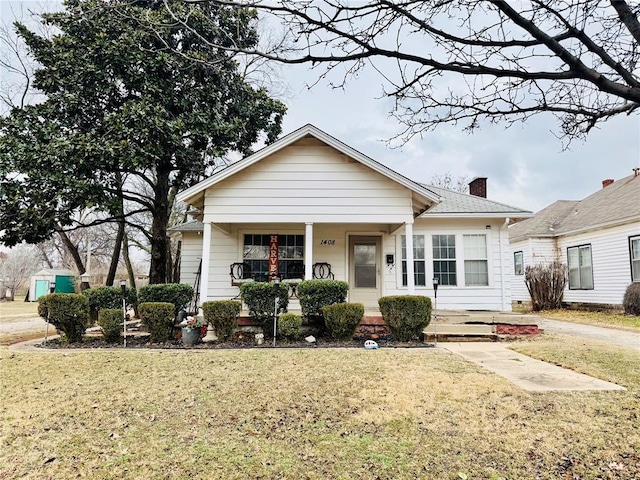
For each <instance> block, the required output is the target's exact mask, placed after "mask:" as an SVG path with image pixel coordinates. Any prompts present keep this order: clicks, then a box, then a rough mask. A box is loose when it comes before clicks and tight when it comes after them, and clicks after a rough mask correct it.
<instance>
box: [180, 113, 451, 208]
mask: <svg viewBox="0 0 640 480" xmlns="http://www.w3.org/2000/svg"><path fill="white" fill-rule="evenodd" d="M306 136H312V137H315V138H317V139H318V140H320V141H321V142H323V143H325V144H327V145H329V146H330V147H333V148H334V149H336V150H338V151H339V152H341V153H343V154H344V155H346V156H348V157H350V158H352V159H354V160H356V161H357V162H359V163H361V164H363V165H365V166H367V167H369V168H371V169H372V170H374V171H376V172H378V173H380V174H382V175H384V176H385V177H387V178H389V179H391V180H393V181H395V182H397V183H399V184H400V185H403V186H404V187H406V188H408V189H409V190H411V191H412V192H413V193H414V197H415V196H416V195H417V196H418V197H419V199H420V200H421V202H420V203H423V204H424V206H425V207H426V206H427V205H431V204H433V203H438V202H439V201H440V198H439V197H438V196H437V195H436V194H435V193H433V192H432V191H431V190H429V189H427V188H426V187H424V186H423V185H421V184H419V183H417V182H414V181H413V180H410V179H408V178H407V177H405V176H403V175H401V174H399V173H398V172H396V171H394V170H391V169H390V168H388V167H386V166H384V165H382V164H381V163H378V162H376V161H375V160H373V159H372V158H370V157H368V156H366V155H365V154H363V153H360V152H359V151H357V150H356V149H354V148H352V147H350V146H348V145H347V144H345V143H342V142H341V141H340V140H338V139H336V138H334V137H332V136H331V135H329V134H328V133H326V132H323V131H322V130H320V129H319V128H317V127H314V126H313V125H311V124H307V125H305V126H303V127H301V128H299V129H298V130H295V131H293V132H291V133H289V134H287V135H285V136H284V137H282V138H280V139H278V140H276V141H275V142H274V143H272V144H270V145H267V146H266V147H263V148H262V149H260V150H258V151H257V152H256V153H254V154H253V155H249V156H248V157H245V158H243V159H242V160H239V161H238V162H236V163H233V164H231V165H229V166H228V167H227V168H225V169H223V170H220V171H219V172H216V173H214V174H213V175H212V176H210V177H209V178H206V179H204V180H203V181H201V182H200V183H197V184H196V185H194V186H192V187H190V188H187V189H186V190H183V191H182V192H180V193H179V194H178V195H177V196H176V199H177V200H178V201H180V202H184V203H190V204H193V203H195V202H196V201H198V199H199V198H200V197H202V196H203V195H204V191H205V190H206V189H207V188H209V187H211V186H213V185H215V184H217V183H219V182H221V181H222V180H224V179H226V178H229V177H231V176H232V175H234V174H236V173H238V172H240V171H241V170H244V169H245V168H247V167H249V166H251V165H253V164H255V163H257V162H259V161H260V160H262V159H264V158H266V157H268V156H270V155H272V154H274V153H276V152H278V151H279V150H282V149H283V148H285V147H287V146H289V145H291V144H293V143H295V142H297V141H298V140H300V139H302V138H304V137H306Z"/></svg>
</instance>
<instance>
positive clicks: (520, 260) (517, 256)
mask: <svg viewBox="0 0 640 480" xmlns="http://www.w3.org/2000/svg"><path fill="white" fill-rule="evenodd" d="M513 273H514V274H516V275H524V257H523V255H522V252H514V253H513Z"/></svg>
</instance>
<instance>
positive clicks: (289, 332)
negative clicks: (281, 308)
mask: <svg viewBox="0 0 640 480" xmlns="http://www.w3.org/2000/svg"><path fill="white" fill-rule="evenodd" d="M301 326H302V317H301V316H300V315H296V314H295V313H283V314H282V315H280V318H278V336H280V337H285V338H287V339H289V340H297V339H298V338H299V337H300V327H301Z"/></svg>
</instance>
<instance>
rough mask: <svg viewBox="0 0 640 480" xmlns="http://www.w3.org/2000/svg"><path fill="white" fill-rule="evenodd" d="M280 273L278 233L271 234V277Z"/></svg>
mask: <svg viewBox="0 0 640 480" xmlns="http://www.w3.org/2000/svg"><path fill="white" fill-rule="evenodd" d="M277 275H278V235H269V278H272V277H275V276H277Z"/></svg>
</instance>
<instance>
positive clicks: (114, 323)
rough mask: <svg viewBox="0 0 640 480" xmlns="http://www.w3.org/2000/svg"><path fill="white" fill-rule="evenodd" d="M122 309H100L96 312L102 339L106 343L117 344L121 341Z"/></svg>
mask: <svg viewBox="0 0 640 480" xmlns="http://www.w3.org/2000/svg"><path fill="white" fill-rule="evenodd" d="M123 322H124V317H123V313H122V309H120V308H118V309H116V308H102V309H100V310H99V311H98V325H100V327H101V328H102V337H103V338H104V341H105V342H107V343H118V342H119V341H120V340H121V339H122V335H121V332H122V324H123Z"/></svg>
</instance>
